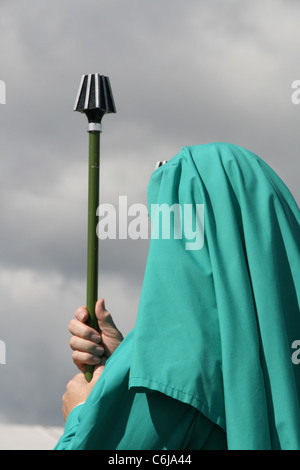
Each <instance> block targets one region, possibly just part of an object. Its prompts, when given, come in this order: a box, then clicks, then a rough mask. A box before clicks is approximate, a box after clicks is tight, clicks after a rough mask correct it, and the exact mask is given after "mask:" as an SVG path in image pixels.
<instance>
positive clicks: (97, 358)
mask: <svg viewBox="0 0 300 470" xmlns="http://www.w3.org/2000/svg"><path fill="white" fill-rule="evenodd" d="M92 361H93V363H94V364H100V362H101V361H102V359H101V357H98V356H93V358H92Z"/></svg>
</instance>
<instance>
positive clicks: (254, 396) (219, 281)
mask: <svg viewBox="0 0 300 470" xmlns="http://www.w3.org/2000/svg"><path fill="white" fill-rule="evenodd" d="M148 207H149V214H150V216H151V219H152V223H153V227H152V239H151V242H150V248H149V254H148V260H147V265H146V270H145V276H144V282H143V287H142V292H141V297H140V303H139V309H138V315H137V321H136V325H135V327H134V329H133V330H132V331H131V332H130V333H129V334H128V335H127V336H126V337H125V338H124V339H123V338H122V335H121V333H120V332H119V331H118V330H117V328H116V327H115V325H114V323H113V321H112V319H111V317H110V315H109V314H108V312H107V311H106V310H105V307H104V303H103V301H102V300H101V301H98V303H97V309H96V311H97V317H98V320H99V325H100V327H101V329H102V333H101V335H102V338H101V340H102V341H101V344H99V334H97V333H96V332H95V331H94V332H91V330H90V329H89V327H88V326H87V325H85V323H84V322H85V320H86V315H87V313H86V310H85V309H84V308H82V309H79V310H78V311H77V314H76V319H74V320H73V322H72V324H70V325H71V327H70V331H71V332H72V333H73V337H72V340H71V345H72V348H73V349H74V353H73V354H74V361H75V362H76V363H77V365H78V367H79V368H81V369H82V367H83V363H84V362H91V363H94V364H96V363H97V364H98V366H97V368H96V371H95V376H94V378H93V381H92V382H91V383H89V384H88V383H87V382H86V381H85V379H84V374H83V373H82V372H81V373H80V374H77V375H76V376H75V377H74V378H73V379H72V380H71V381H70V382H69V384H68V386H67V390H66V393H65V395H64V397H63V409H64V414H65V418H66V423H65V429H64V433H63V435H62V436H61V438H60V440H59V441H58V443H57V445H56V447H55V449H57V450H60V449H62V450H64V449H70V450H71V449H72V450H75V449H76V450H77V449H99V450H100V449H108V450H185V449H187V450H193V449H199V450H200V449H213V450H224V449H229V450H267V449H272V450H276V449H281V450H300V364H299V363H300V359H299V360H298V349H297V348H299V356H300V308H299V303H300V302H299V297H300V228H299V227H300V211H299V208H298V206H297V204H296V202H295V200H294V199H293V196H292V195H291V193H290V191H289V190H288V188H287V187H286V185H285V184H284V183H283V182H282V180H281V179H280V178H279V177H278V176H277V174H276V173H275V172H274V171H273V170H272V169H271V168H270V167H269V166H268V165H267V164H266V163H265V162H264V161H263V160H262V159H261V158H260V157H258V156H257V155H255V154H253V153H252V152H250V151H248V150H245V149H243V148H241V147H239V146H236V145H233V144H226V143H213V144H205V145H199V146H189V147H184V148H183V149H182V150H181V151H180V152H179V153H178V154H177V155H176V156H175V157H173V158H172V159H171V160H169V161H168V162H167V163H166V164H164V165H163V166H160V167H159V168H158V169H156V170H155V171H154V173H153V174H152V176H151V178H150V182H149V185H148ZM163 207H164V208H171V207H172V208H173V209H174V211H173V213H172V217H170V220H172V222H171V229H172V230H170V233H168V234H167V235H168V236H165V235H166V231H165V229H163V228H162V223H161V220H162V216H160V215H158V216H157V214H159V211H158V212H157V210H158V208H163ZM152 208H155V209H156V212H155V213H154V212H152ZM175 209H176V210H175ZM178 221H179V222H178ZM153 234H154V236H153ZM92 334H93V335H94V337H93V336H92ZM95 335H96V336H95ZM103 351H104V352H103ZM100 356H101V357H100ZM105 361H106V362H105ZM104 362H105V365H104Z"/></svg>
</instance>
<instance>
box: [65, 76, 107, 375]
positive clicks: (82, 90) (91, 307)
mask: <svg viewBox="0 0 300 470" xmlns="http://www.w3.org/2000/svg"><path fill="white" fill-rule="evenodd" d="M74 111H79V112H81V113H84V114H86V116H87V118H88V130H87V131H88V133H89V180H88V237H87V279H86V283H87V290H86V306H87V310H88V312H89V325H90V326H91V327H92V328H95V329H98V323H97V318H96V315H95V305H96V301H97V297H98V237H97V234H96V227H97V216H96V211H97V208H98V206H99V174H100V133H101V132H102V124H101V120H102V118H103V116H104V114H107V113H116V107H115V103H114V99H113V95H112V91H111V87H110V81H109V78H108V77H105V76H104V75H99V74H98V73H95V74H89V75H83V76H82V78H81V83H80V86H79V90H78V94H77V98H76V101H75V105H74ZM93 370H94V366H92V365H87V366H86V370H85V377H86V380H87V381H88V382H90V381H91V379H92V377H93Z"/></svg>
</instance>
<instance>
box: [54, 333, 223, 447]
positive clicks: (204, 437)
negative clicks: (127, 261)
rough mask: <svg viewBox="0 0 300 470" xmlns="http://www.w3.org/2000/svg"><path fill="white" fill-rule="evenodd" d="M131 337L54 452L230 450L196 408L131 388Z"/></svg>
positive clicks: (70, 420) (75, 412)
mask: <svg viewBox="0 0 300 470" xmlns="http://www.w3.org/2000/svg"><path fill="white" fill-rule="evenodd" d="M132 336H133V335H132V334H129V335H128V336H127V337H126V338H125V340H124V341H123V342H122V343H121V345H120V346H119V348H118V349H117V350H116V351H115V352H114V353H113V355H112V356H111V358H110V359H109V361H107V363H106V367H105V370H104V372H103V374H102V375H101V377H100V378H99V380H98V382H97V383H96V385H95V387H94V388H93V390H92V392H91V394H90V395H89V397H88V399H87V401H86V402H85V403H84V404H82V405H79V406H77V407H75V408H74V409H73V410H72V411H71V413H70V414H69V416H68V418H67V420H66V424H65V429H64V433H63V435H62V436H61V438H60V440H59V441H58V443H57V445H56V446H55V450H178V449H201V448H211V446H213V448H221V449H224V448H226V438H225V433H224V432H223V430H222V429H221V428H219V427H218V426H216V425H215V424H214V423H213V422H211V421H210V420H208V419H207V418H206V417H205V416H204V415H202V414H201V413H199V411H198V410H197V409H196V408H194V407H192V406H190V405H188V404H185V403H182V402H181V401H178V400H175V399H173V398H170V397H168V396H166V395H164V394H163V393H160V392H153V391H152V390H150V389H147V388H142V389H130V388H129V385H128V383H129V369H130V367H129V364H130V353H131V343H132V341H131V340H132Z"/></svg>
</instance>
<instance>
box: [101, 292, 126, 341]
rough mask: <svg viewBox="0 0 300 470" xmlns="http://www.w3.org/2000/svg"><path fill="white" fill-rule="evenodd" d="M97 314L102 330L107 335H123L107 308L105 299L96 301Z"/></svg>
mask: <svg viewBox="0 0 300 470" xmlns="http://www.w3.org/2000/svg"><path fill="white" fill-rule="evenodd" d="M95 314H96V317H97V320H98V325H99V328H100V331H101V332H102V333H104V334H105V335H107V336H111V337H114V338H115V337H120V336H122V335H121V333H120V331H119V330H118V328H117V327H116V325H115V323H114V321H113V319H112V316H111V314H110V313H109V312H108V311H107V310H106V308H105V303H104V299H99V300H98V301H97V303H96V308H95Z"/></svg>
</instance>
